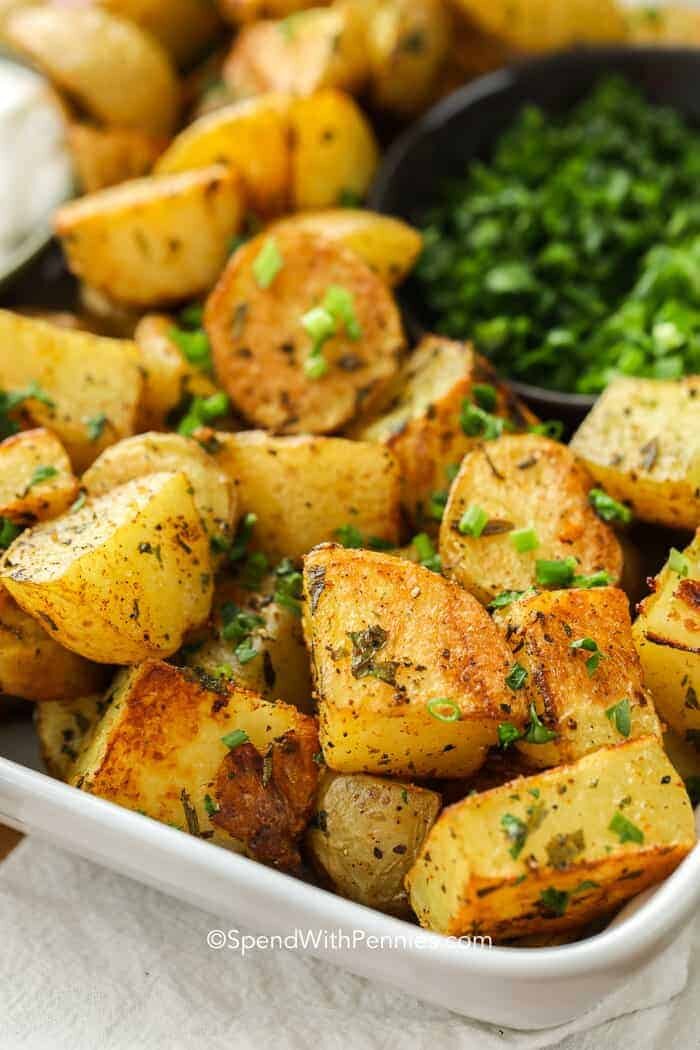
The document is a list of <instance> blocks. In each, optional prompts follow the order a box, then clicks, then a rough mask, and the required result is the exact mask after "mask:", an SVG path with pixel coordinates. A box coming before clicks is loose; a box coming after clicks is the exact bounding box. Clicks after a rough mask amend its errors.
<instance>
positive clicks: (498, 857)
mask: <svg viewBox="0 0 700 1050" xmlns="http://www.w3.org/2000/svg"><path fill="white" fill-rule="evenodd" d="M694 843H695V824H694V820H693V811H692V809H691V806H690V803H689V801H688V796H687V794H686V791H685V788H684V786H683V781H682V780H681V779H680V778H679V777H678V775H677V773H676V772H675V770H674V768H673V766H672V765H671V763H670V762H669V760H668V759H667V757H666V755H665V754H664V751H663V748H662V746H661V743H660V741H659V740H658V739H657V738H656V737H640V738H639V739H638V740H630V741H629V742H627V743H625V744H618V745H617V746H614V747H605V748H602V749H601V750H598V751H594V752H592V753H591V754H589V755H586V756H585V757H584V758H581V759H579V761H578V762H575V763H574V764H573V765H569V766H561V767H559V768H558V769H552V770H549V771H547V772H546V773H540V774H539V775H538V776H533V777H524V778H522V779H521V780H514V781H512V782H511V783H510V784H505V785H504V786H503V787H500V788H494V789H493V790H492V791H486V792H485V793H484V794H482V795H472V796H470V797H469V798H466V799H464V800H463V801H462V802H458V803H457V804H456V805H454V806H450V807H449V808H448V809H446V810H444V811H443V813H442V815H441V816H440V817H439V818H438V820H437V822H436V824H435V825H434V827H433V829H432V831H431V832H430V833H429V834H428V836H427V838H426V839H425V841H424V843H423V848H422V850H421V853H420V855H419V857H418V860H417V861H416V863H415V864H414V866H413V868H412V869H411V871H410V872H409V874H408V878H407V885H408V889H409V894H410V899H411V905H412V907H413V909H414V911H415V913H416V915H417V916H418V919H419V920H420V923H421V925H422V926H427V927H428V928H429V929H432V930H437V931H439V932H441V933H447V934H452V935H462V934H481V935H489V936H492V937H494V938H497V939H499V940H503V939H505V938H511V937H522V936H527V935H529V934H531V933H540V932H542V933H544V932H548V931H550V930H551V931H558V930H565V929H569V928H572V927H576V926H579V925H581V924H582V923H585V922H587V921H588V920H590V919H592V918H594V917H595V916H596V915H598V914H600V913H601V912H605V911H610V910H611V909H613V908H614V907H615V906H618V905H620V904H621V903H622V902H623V901H625V900H627V899H628V898H629V897H632V896H633V895H634V894H636V893H639V892H640V890H643V889H644V888H645V887H647V886H651V885H653V884H654V883H656V882H659V881H660V880H661V879H663V878H665V876H666V875H668V874H669V873H670V872H671V871H673V869H674V868H675V867H677V865H678V864H679V863H680V862H681V860H682V859H683V857H684V856H685V855H686V854H687V853H688V852H689V851H690V850H691V849H692V847H693V845H694Z"/></svg>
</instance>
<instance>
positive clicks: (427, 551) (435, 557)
mask: <svg viewBox="0 0 700 1050" xmlns="http://www.w3.org/2000/svg"><path fill="white" fill-rule="evenodd" d="M411 544H412V546H413V548H414V549H415V552H416V554H417V555H418V563H419V565H422V566H423V568H424V569H430V571H431V572H438V573H439V572H442V559H441V558H440V555H439V554H438V553H437V551H436V550H435V546H434V544H433V541H432V540H431V538H430V536H429V535H428V534H427V532H419V533H418V535H417V536H414V537H413V539H412V540H411Z"/></svg>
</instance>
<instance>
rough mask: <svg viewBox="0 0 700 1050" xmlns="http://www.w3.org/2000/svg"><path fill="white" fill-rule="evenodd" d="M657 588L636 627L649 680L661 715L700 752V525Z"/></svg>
mask: <svg viewBox="0 0 700 1050" xmlns="http://www.w3.org/2000/svg"><path fill="white" fill-rule="evenodd" d="M679 568H680V569H681V570H682V573H681V572H679V571H678V569H679ZM653 588H654V591H653V594H650V595H649V596H648V597H647V598H645V599H644V601H643V602H642V603H641V605H640V606H639V616H638V617H637V619H636V621H635V623H634V627H633V634H634V641H635V644H636V646H637V651H638V652H639V659H640V660H641V663H642V671H643V672H644V681H645V682H646V684H647V686H648V688H649V689H650V690H651V694H652V696H653V697H654V703H655V704H656V707H657V709H658V711H659V714H660V715H661V717H662V718H664V719H665V720H666V721H667V722H668V724H669V725H670V726H671V728H672V729H675V731H676V732H677V733H678V734H679V735H680V736H681V737H683V739H685V740H687V741H688V742H689V743H691V744H693V745H694V746H695V747H696V748H697V749H698V750H699V751H700V529H698V531H697V532H696V534H695V538H694V539H693V541H692V543H691V544H690V545H689V546H688V547H687V548H686V549H685V551H684V552H683V555H682V557H681V558H680V559H679V560H678V562H676V561H675V559H674V560H673V562H672V561H668V562H667V563H666V565H665V566H664V568H663V569H662V570H661V572H660V573H659V575H658V576H657V577H656V579H655V580H654V582H653Z"/></svg>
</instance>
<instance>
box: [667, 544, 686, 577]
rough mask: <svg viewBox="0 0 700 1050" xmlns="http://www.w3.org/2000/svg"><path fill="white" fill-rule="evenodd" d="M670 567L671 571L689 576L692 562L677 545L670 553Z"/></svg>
mask: <svg viewBox="0 0 700 1050" xmlns="http://www.w3.org/2000/svg"><path fill="white" fill-rule="evenodd" d="M668 567H669V569H670V570H671V572H676V573H678V575H679V576H687V575H688V573H689V572H690V563H689V561H688V559H687V558H686V556H685V555H684V554H681V552H680V551H679V550H676V548H675V547H671V550H670V551H669V555H668Z"/></svg>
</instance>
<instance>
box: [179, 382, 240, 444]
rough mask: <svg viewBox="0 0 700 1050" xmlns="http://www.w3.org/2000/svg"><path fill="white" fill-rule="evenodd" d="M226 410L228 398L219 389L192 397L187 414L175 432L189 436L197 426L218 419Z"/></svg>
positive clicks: (227, 408)
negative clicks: (201, 395)
mask: <svg viewBox="0 0 700 1050" xmlns="http://www.w3.org/2000/svg"><path fill="white" fill-rule="evenodd" d="M228 410H229V399H228V397H227V396H226V394H224V393H223V391H221V390H219V391H217V393H216V394H211V395H210V396H209V397H193V398H192V401H191V403H190V407H189V408H188V410H187V414H186V415H185V416H184V417H183V419H182V420H181V421H180V424H179V426H178V428H177V432H178V434H182V435H183V437H191V436H192V434H194V432H195V430H198V429H199V427H202V426H206V424H207V423H212V422H213V421H214V420H216V419H220V418H221V416H225V415H226V413H227V412H228Z"/></svg>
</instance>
